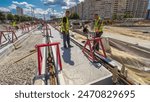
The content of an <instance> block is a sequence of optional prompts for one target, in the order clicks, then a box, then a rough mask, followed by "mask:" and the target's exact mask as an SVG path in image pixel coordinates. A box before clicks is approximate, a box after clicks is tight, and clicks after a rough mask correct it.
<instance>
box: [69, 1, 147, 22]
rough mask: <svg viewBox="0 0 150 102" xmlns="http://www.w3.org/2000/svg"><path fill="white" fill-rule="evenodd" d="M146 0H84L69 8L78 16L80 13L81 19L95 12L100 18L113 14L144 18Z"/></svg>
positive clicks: (110, 16)
mask: <svg viewBox="0 0 150 102" xmlns="http://www.w3.org/2000/svg"><path fill="white" fill-rule="evenodd" d="M148 2H149V0H84V2H82V4H78V5H77V6H75V7H72V8H70V9H69V10H70V11H71V12H77V13H78V14H79V16H80V18H81V15H82V19H92V18H93V15H94V14H95V13H97V14H99V15H100V16H101V17H102V18H112V17H113V15H116V16H117V17H121V18H123V17H124V16H125V15H128V16H130V17H134V18H146V14H147V8H148ZM81 5H82V6H81ZM75 8H76V9H75Z"/></svg>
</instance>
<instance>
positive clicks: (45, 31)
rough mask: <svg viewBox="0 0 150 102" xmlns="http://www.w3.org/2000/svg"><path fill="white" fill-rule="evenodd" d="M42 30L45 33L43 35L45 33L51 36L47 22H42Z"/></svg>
mask: <svg viewBox="0 0 150 102" xmlns="http://www.w3.org/2000/svg"><path fill="white" fill-rule="evenodd" d="M43 32H44V35H45V36H46V35H50V36H52V33H51V29H50V28H49V27H48V24H44V27H43Z"/></svg>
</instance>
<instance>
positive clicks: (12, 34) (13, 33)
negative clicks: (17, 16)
mask: <svg viewBox="0 0 150 102" xmlns="http://www.w3.org/2000/svg"><path fill="white" fill-rule="evenodd" d="M4 33H11V36H12V43H13V42H14V41H15V40H17V39H18V37H17V36H16V34H15V32H14V31H0V44H1V43H2V36H4V38H5V40H7V38H6V36H5V34H4ZM14 37H15V38H14Z"/></svg>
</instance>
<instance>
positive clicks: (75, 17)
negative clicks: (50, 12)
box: [70, 13, 80, 19]
mask: <svg viewBox="0 0 150 102" xmlns="http://www.w3.org/2000/svg"><path fill="white" fill-rule="evenodd" d="M70 19H80V17H79V15H78V14H77V13H72V14H71V15H70Z"/></svg>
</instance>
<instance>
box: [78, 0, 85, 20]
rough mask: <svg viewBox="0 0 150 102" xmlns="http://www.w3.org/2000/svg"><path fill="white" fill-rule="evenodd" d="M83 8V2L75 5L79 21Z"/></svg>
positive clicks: (81, 17)
mask: <svg viewBox="0 0 150 102" xmlns="http://www.w3.org/2000/svg"><path fill="white" fill-rule="evenodd" d="M83 6H84V3H83V2H81V3H79V4H77V13H78V15H79V17H80V19H83Z"/></svg>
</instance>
